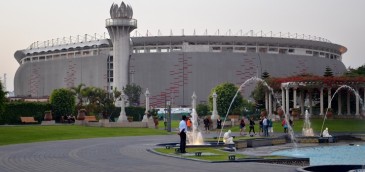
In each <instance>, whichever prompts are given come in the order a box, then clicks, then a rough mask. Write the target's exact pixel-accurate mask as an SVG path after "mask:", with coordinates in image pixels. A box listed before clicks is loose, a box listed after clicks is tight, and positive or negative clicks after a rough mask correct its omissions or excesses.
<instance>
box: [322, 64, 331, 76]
mask: <svg viewBox="0 0 365 172" xmlns="http://www.w3.org/2000/svg"><path fill="white" fill-rule="evenodd" d="M323 76H325V77H332V76H333V72H332V69H331V68H330V67H329V66H326V70H325V71H324V74H323Z"/></svg>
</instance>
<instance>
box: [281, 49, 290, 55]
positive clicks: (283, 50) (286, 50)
mask: <svg viewBox="0 0 365 172" xmlns="http://www.w3.org/2000/svg"><path fill="white" fill-rule="evenodd" d="M279 53H280V54H287V53H288V49H279Z"/></svg>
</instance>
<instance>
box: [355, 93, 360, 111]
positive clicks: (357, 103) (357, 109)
mask: <svg viewBox="0 0 365 172" xmlns="http://www.w3.org/2000/svg"><path fill="white" fill-rule="evenodd" d="M355 91H356V94H355V96H356V113H355V116H359V115H360V97H359V96H360V95H359V89H358V88H355Z"/></svg>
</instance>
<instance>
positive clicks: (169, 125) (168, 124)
mask: <svg viewBox="0 0 365 172" xmlns="http://www.w3.org/2000/svg"><path fill="white" fill-rule="evenodd" d="M166 105H167V108H168V109H167V113H168V115H167V132H171V102H170V101H167V102H166Z"/></svg>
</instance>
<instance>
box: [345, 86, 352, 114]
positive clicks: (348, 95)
mask: <svg viewBox="0 0 365 172" xmlns="http://www.w3.org/2000/svg"><path fill="white" fill-rule="evenodd" d="M346 101H347V102H346V104H347V115H351V111H350V110H351V109H350V91H347V100H346Z"/></svg>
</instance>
